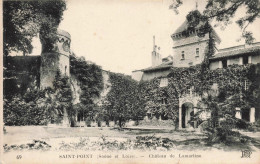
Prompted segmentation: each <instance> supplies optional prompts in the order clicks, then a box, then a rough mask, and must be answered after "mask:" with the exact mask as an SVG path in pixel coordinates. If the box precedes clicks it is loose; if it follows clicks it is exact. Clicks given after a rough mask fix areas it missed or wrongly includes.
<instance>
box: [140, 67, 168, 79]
mask: <svg viewBox="0 0 260 164" xmlns="http://www.w3.org/2000/svg"><path fill="white" fill-rule="evenodd" d="M170 72H171V71H170V69H166V70H158V71H151V72H144V74H143V78H142V80H144V81H147V80H152V79H153V78H155V77H163V76H167V75H168V74H169V73H170Z"/></svg>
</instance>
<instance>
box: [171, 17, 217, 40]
mask: <svg viewBox="0 0 260 164" xmlns="http://www.w3.org/2000/svg"><path fill="white" fill-rule="evenodd" d="M201 26H203V22H200V23H199V24H198V25H197V26H196V29H199V28H200V27H201ZM210 26H211V25H210ZM188 27H189V26H188V21H187V20H185V21H184V22H183V23H182V24H181V25H180V26H179V27H178V28H177V30H175V32H174V33H173V35H174V34H178V33H181V32H183V31H186V30H188ZM211 27H212V26H211ZM212 29H213V30H212V32H213V35H214V36H215V37H216V39H217V41H218V42H221V39H220V37H219V36H218V34H217V32H216V31H215V30H214V28H212Z"/></svg>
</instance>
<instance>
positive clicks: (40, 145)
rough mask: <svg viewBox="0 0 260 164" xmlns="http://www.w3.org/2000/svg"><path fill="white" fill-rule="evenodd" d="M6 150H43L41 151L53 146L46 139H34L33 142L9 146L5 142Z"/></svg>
mask: <svg viewBox="0 0 260 164" xmlns="http://www.w3.org/2000/svg"><path fill="white" fill-rule="evenodd" d="M3 147H4V151H5V152H9V151H13V150H16V151H17V150H18V151H20V150H27V151H28V150H41V151H47V150H50V148H51V146H50V145H49V144H47V143H46V142H45V141H41V140H33V142H32V143H27V144H21V145H10V146H8V145H7V144H5V145H4V146H3Z"/></svg>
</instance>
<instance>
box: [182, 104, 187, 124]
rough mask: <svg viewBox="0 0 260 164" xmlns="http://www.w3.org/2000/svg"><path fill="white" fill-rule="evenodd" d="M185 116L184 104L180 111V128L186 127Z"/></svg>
mask: <svg viewBox="0 0 260 164" xmlns="http://www.w3.org/2000/svg"><path fill="white" fill-rule="evenodd" d="M185 116H186V108H185V107H184V106H182V111H181V127H182V128H186V120H185Z"/></svg>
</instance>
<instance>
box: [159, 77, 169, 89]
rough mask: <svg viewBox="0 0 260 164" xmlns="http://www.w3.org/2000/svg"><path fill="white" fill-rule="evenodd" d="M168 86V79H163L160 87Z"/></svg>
mask: <svg viewBox="0 0 260 164" xmlns="http://www.w3.org/2000/svg"><path fill="white" fill-rule="evenodd" d="M166 86H168V79H167V78H162V79H161V82H160V87H166Z"/></svg>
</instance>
